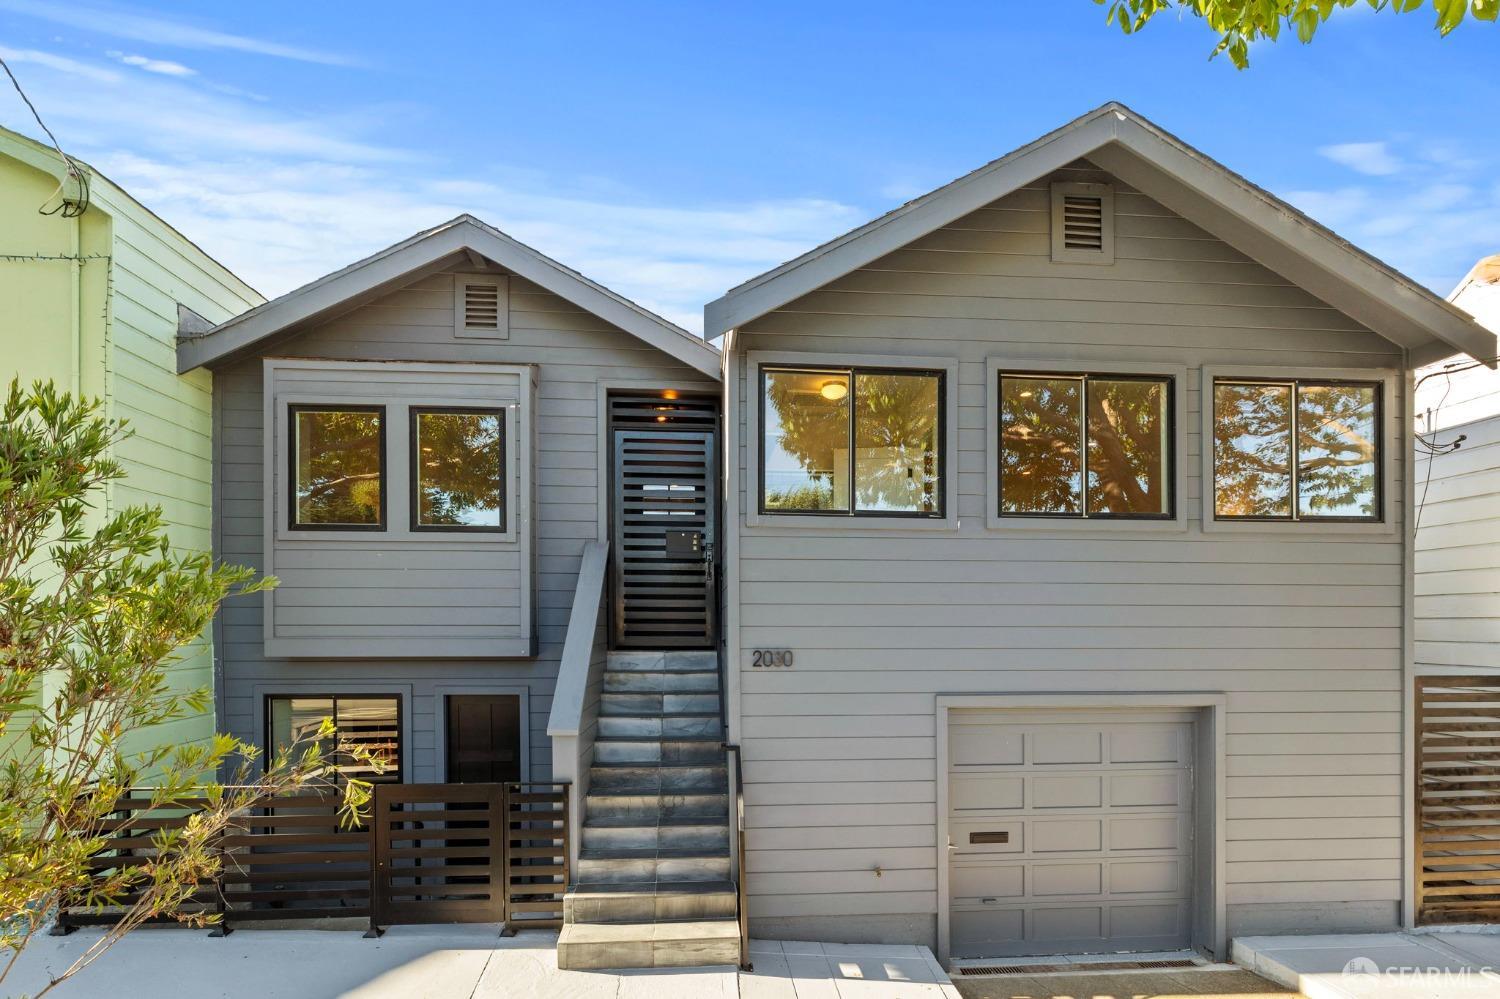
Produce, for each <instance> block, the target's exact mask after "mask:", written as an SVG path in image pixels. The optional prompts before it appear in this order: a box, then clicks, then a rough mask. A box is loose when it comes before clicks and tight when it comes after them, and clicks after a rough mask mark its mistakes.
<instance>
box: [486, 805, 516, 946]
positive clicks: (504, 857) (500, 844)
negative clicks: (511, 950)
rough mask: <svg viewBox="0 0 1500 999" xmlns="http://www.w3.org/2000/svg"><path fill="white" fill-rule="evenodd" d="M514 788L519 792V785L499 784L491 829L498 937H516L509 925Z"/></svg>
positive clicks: (514, 931) (513, 928)
mask: <svg viewBox="0 0 1500 999" xmlns="http://www.w3.org/2000/svg"><path fill="white" fill-rule="evenodd" d="M512 788H514V789H515V790H516V791H517V792H519V791H520V789H521V786H520V785H519V784H501V785H499V786H498V794H497V795H496V797H497V798H498V803H499V806H500V809H499V810H500V814H499V815H498V816H495V820H494V821H493V824H492V828H493V829H496V830H498V831H499V836H498V839H496V840H495V841H494V842H496V847H495V848H494V849H493V850H492V851H491V852H494V853H499V855H500V865H499V870H498V875H499V876H498V878H497V879H496V880H497V881H498V882H499V889H500V935H501V936H502V937H513V936H515V935H516V930H515V927H513V926H511V925H510V793H511V789H512Z"/></svg>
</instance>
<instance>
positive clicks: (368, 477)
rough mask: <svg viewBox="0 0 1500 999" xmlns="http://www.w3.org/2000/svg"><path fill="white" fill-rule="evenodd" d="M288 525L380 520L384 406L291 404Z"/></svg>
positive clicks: (369, 525) (346, 525) (373, 526)
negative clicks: (290, 519)
mask: <svg viewBox="0 0 1500 999" xmlns="http://www.w3.org/2000/svg"><path fill="white" fill-rule="evenodd" d="M290 414H291V446H290V448H289V449H288V450H289V452H290V455H291V490H292V503H291V518H292V523H291V526H292V527H294V528H304V529H319V528H321V529H325V530H326V529H335V530H377V531H378V530H381V529H382V528H383V527H384V526H385V483H384V478H385V467H384V462H385V409H384V407H381V406H343V407H333V406H292V407H290Z"/></svg>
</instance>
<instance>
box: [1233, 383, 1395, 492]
mask: <svg viewBox="0 0 1500 999" xmlns="http://www.w3.org/2000/svg"><path fill="white" fill-rule="evenodd" d="M1213 407H1214V410H1213V428H1214V440H1213V449H1214V452H1213V454H1214V465H1213V468H1214V471H1213V479H1214V481H1213V488H1214V517H1215V519H1217V520H1288V521H1290V520H1321V521H1378V520H1379V519H1380V517H1381V502H1382V498H1381V490H1380V462H1381V453H1380V429H1379V428H1380V420H1381V398H1380V386H1379V385H1378V384H1374V383H1368V382H1343V381H1307V380H1299V379H1292V380H1280V379H1265V380H1261V379H1224V380H1220V381H1216V382H1214V387H1213Z"/></svg>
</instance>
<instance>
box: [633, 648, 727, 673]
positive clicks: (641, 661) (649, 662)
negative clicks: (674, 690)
mask: <svg viewBox="0 0 1500 999" xmlns="http://www.w3.org/2000/svg"><path fill="white" fill-rule="evenodd" d="M604 668H605V669H608V670H615V671H618V672H624V671H626V670H649V671H660V670H668V671H674V672H675V671H678V670H681V671H683V672H701V671H704V670H718V668H719V657H718V655H717V653H714V652H712V651H702V652H699V651H693V652H611V653H610V654H609V658H608V659H607V660H606V661H605V664H604Z"/></svg>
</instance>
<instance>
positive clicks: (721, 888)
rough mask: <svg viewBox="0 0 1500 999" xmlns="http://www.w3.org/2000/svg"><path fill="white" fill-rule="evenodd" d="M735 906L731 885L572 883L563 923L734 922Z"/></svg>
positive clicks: (564, 909) (710, 883)
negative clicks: (719, 920)
mask: <svg viewBox="0 0 1500 999" xmlns="http://www.w3.org/2000/svg"><path fill="white" fill-rule="evenodd" d="M738 902H739V899H738V897H737V895H736V893H735V887H734V882H732V881H663V882H657V883H647V884H634V883H629V882H625V883H618V884H610V883H605V884H586V883H575V884H574V885H573V886H572V887H570V888H569V889H568V892H567V894H566V895H564V896H563V922H564V923H565V924H572V923H645V922H653V921H655V922H669V921H677V920H703V919H733V918H734V917H735V912H736V908H737V905H738Z"/></svg>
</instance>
